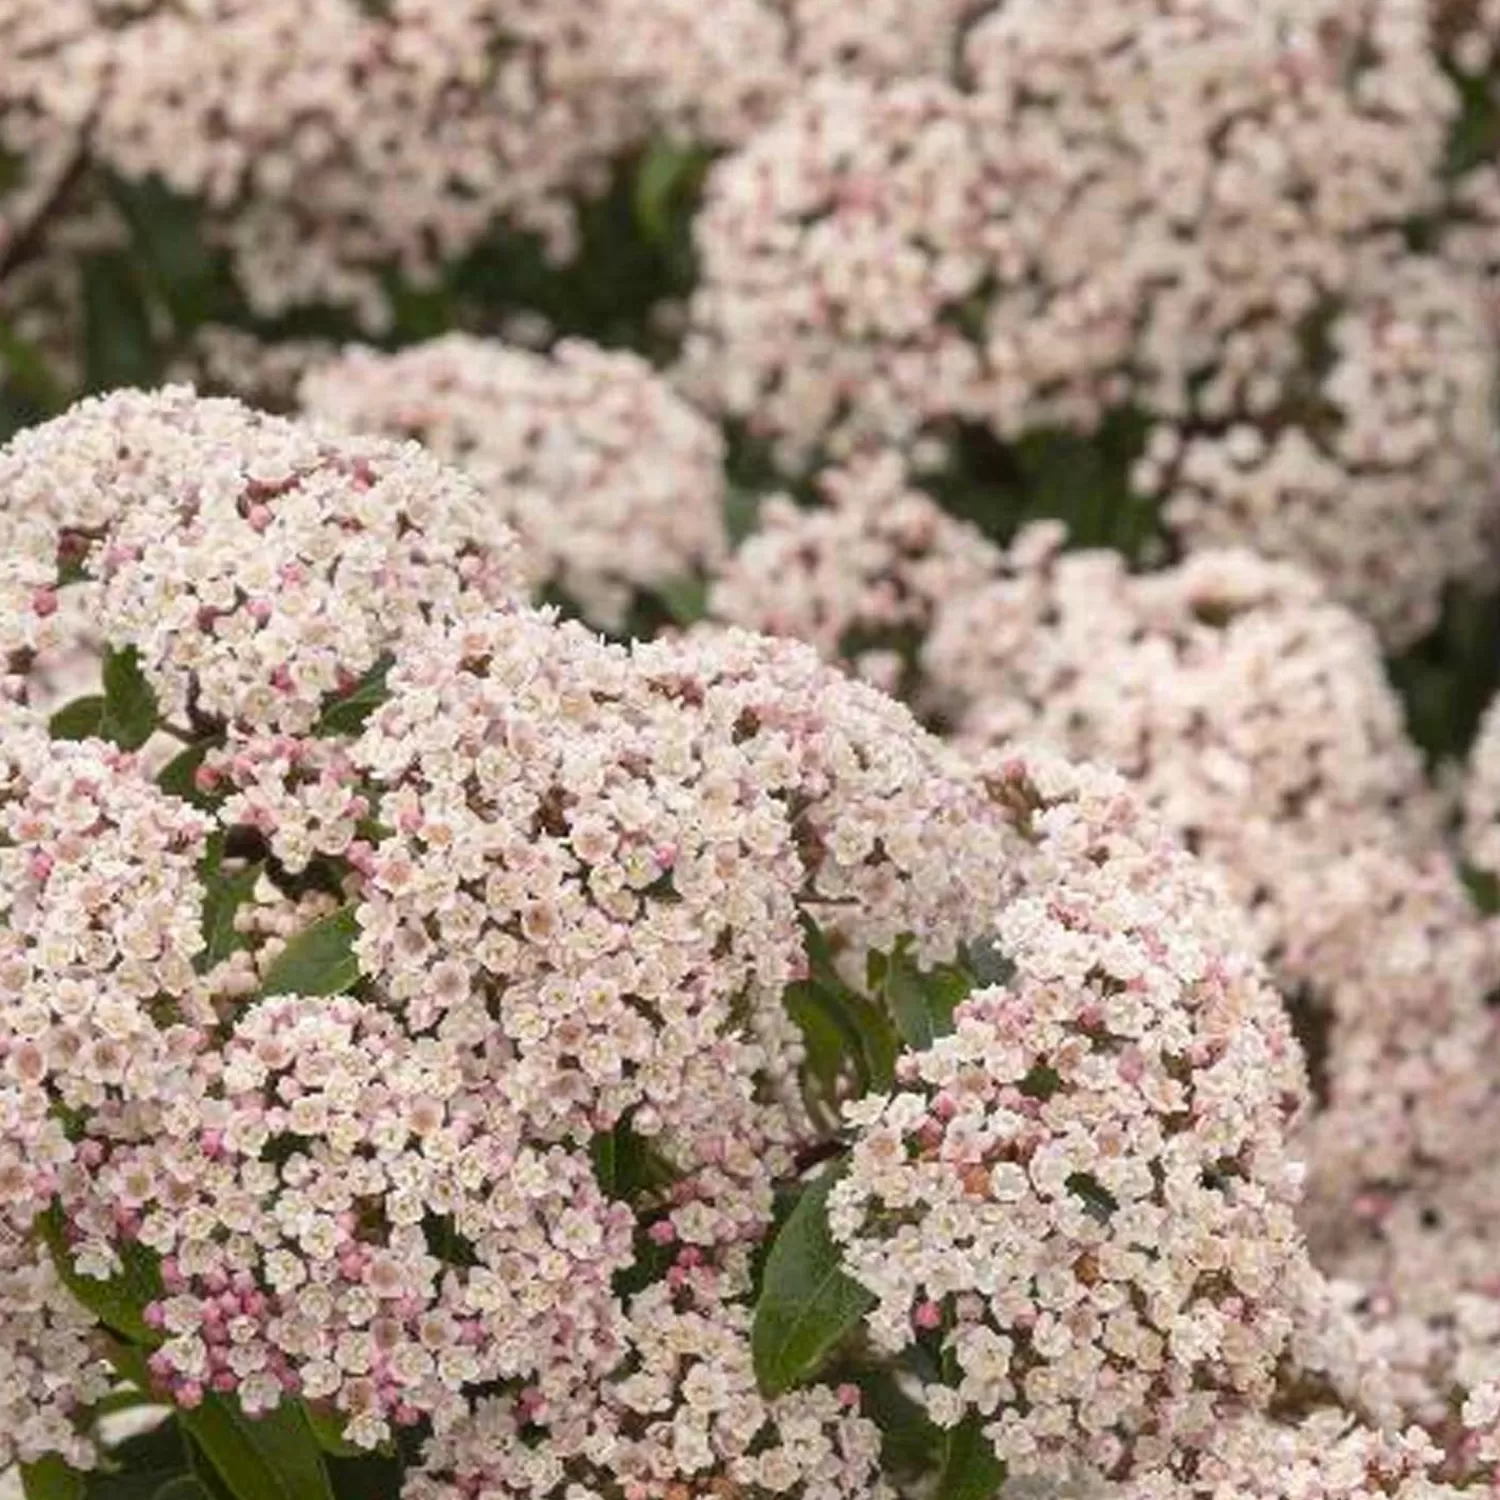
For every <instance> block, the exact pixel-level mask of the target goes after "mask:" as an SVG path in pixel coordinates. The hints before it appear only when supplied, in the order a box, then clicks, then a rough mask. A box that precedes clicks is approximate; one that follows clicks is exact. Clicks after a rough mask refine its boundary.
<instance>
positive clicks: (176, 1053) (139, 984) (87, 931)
mask: <svg viewBox="0 0 1500 1500" xmlns="http://www.w3.org/2000/svg"><path fill="white" fill-rule="evenodd" d="M7 718H9V716H7ZM4 757H5V772H6V775H5V779H4V784H3V786H0V844H3V847H0V912H3V915H4V932H3V934H0V998H3V1002H4V1003H3V1005H0V1115H3V1116H4V1118H5V1121H6V1125H7V1129H6V1132H5V1134H4V1136H3V1138H0V1233H8V1234H17V1233H20V1232H22V1231H24V1229H25V1228H26V1227H27V1226H28V1225H29V1224H30V1222H31V1220H32V1218H33V1217H34V1216H35V1215H36V1213H37V1212H38V1211H39V1210H40V1209H41V1208H43V1207H44V1206H45V1205H46V1203H47V1202H48V1201H49V1199H50V1197H51V1195H52V1193H53V1192H54V1191H55V1190H56V1188H57V1186H58V1182H59V1174H61V1173H63V1172H65V1170H66V1169H67V1167H68V1164H69V1163H70V1162H72V1161H73V1160H74V1157H75V1151H74V1147H73V1144H72V1142H71V1141H70V1139H69V1137H68V1135H67V1133H66V1132H65V1130H64V1127H63V1118H64V1115H65V1114H66V1113H76V1112H85V1113H87V1114H88V1115H89V1116H91V1117H93V1118H94V1119H96V1120H97V1121H98V1123H99V1124H100V1126H101V1128H104V1129H111V1128H115V1127H116V1125H117V1124H118V1123H119V1122H124V1123H123V1125H122V1126H121V1128H130V1129H135V1128H139V1127H140V1126H141V1124H142V1123H143V1122H145V1123H149V1122H150V1121H152V1120H154V1119H157V1118H159V1116H158V1115H156V1114H154V1113H153V1111H154V1109H155V1107H156V1105H157V1104H158V1103H159V1101H160V1100H161V1099H163V1098H167V1097H170V1095H171V1094H172V1093H173V1092H174V1090H176V1089H177V1088H179V1087H180V1086H181V1083H182V1078H183V1075H184V1070H185V1069H186V1068H187V1067H188V1066H189V1064H190V1062H191V1058H192V1055H193V1052H194V1051H195V1050H196V1047H197V1045H198V1027H199V1025H200V1024H201V1022H202V1020H203V1017H204V1014H205V1012H206V1008H207V996H206V993H205V991H204V990H203V988H202V986H201V985H200V983H199V981H198V977H197V974H196V969H195V961H196V959H197V957H198V954H199V952H200V950H201V948H202V946H203V932H202V891H201V888H200V886H199V884H198V881H197V869H196V866H197V860H198V858H199V856H200V854H201V852H202V848H203V843H204V839H205V837H206V832H207V830H206V825H205V821H204V819H203V818H202V817H201V816H200V815H199V814H198V813H197V812H195V811H194V810H193V809H192V808H191V807H188V806H187V805H186V804H184V803H182V802H180V801H178V800H177V799H175V798H171V797H168V796H166V795H164V794H163V793H162V792H160V791H159V790H158V789H157V788H156V787H155V786H153V785H152V784H151V782H150V781H149V780H148V779H147V777H146V776H145V775H144V774H143V773H142V771H141V769H140V768H139V766H138V764H137V762H136V760H135V758H134V757H133V756H131V755H128V754H126V753H124V752H122V751H120V750H118V749H117V748H116V747H115V746H113V745H108V744H105V743H103V742H101V741H97V740H91V741H85V742H83V743H80V744H65V745H54V744H48V743H47V742H46V740H45V739H44V738H42V737H41V736H39V735H37V734H36V733H34V732H33V731H31V730H30V729H28V727H27V726H26V725H25V724H16V723H12V722H7V724H6V726H5V734H4ZM164 994H165V995H167V996H170V997H171V998H170V1000H169V1001H168V1002H167V1005H166V1008H165V1011H163V1009H162V1007H161V1000H162V997H163V995H164ZM106 1256H107V1252H106Z"/></svg>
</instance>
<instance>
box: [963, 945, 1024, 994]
mask: <svg viewBox="0 0 1500 1500" xmlns="http://www.w3.org/2000/svg"><path fill="white" fill-rule="evenodd" d="M964 965H965V967H966V968H967V969H968V970H969V983H970V987H971V988H973V987H976V986H978V987H986V986H989V985H992V984H1009V983H1010V982H1011V980H1012V979H1014V978H1015V977H1016V966H1015V964H1014V963H1013V962H1012V960H1011V959H1010V957H1009V955H1008V954H1007V953H1006V952H1005V950H1004V949H1003V948H1001V947H1000V945H999V944H998V943H997V942H996V941H995V940H994V938H980V939H978V940H977V941H976V942H973V943H970V944H968V946H967V947H966V948H965V949H964Z"/></svg>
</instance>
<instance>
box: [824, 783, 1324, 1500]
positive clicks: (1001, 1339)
mask: <svg viewBox="0 0 1500 1500" xmlns="http://www.w3.org/2000/svg"><path fill="white" fill-rule="evenodd" d="M992 774H993V775H994V776H996V777H997V778H999V781H998V784H999V785H1000V786H1002V787H1003V788H1004V789H1005V795H1006V796H1007V799H1008V800H1009V801H1010V802H1011V803H1012V804H1013V805H1014V806H1016V807H1017V808H1018V809H1023V810H1024V817H1025V826H1026V827H1027V829H1028V830H1029V832H1030V836H1031V838H1032V839H1033V841H1034V846H1033V853H1034V863H1033V864H1032V865H1031V866H1030V867H1029V868H1028V870H1027V872H1026V884H1025V886H1024V887H1023V890H1022V893H1021V894H1020V895H1019V896H1018V897H1017V899H1015V900H1014V901H1012V902H1011V903H1010V904H1009V905H1008V906H1006V907H1005V908H1004V909H1003V910H1002V912H1001V913H1000V915H999V918H998V921H997V924H996V928H995V936H994V941H995V944H996V946H997V948H998V950H999V951H1000V952H1001V953H1003V954H1004V956H1005V958H1006V959H1007V960H1008V961H1009V963H1010V964H1011V965H1012V966H1013V972H1012V974H1011V977H1010V978H1009V979H1007V980H1006V981H1005V982H1004V983H1003V984H1001V985H997V986H994V987H992V988H989V989H984V990H979V991H977V992H976V993H974V994H973V995H971V996H970V997H969V999H967V1000H966V1001H964V1002H963V1003H962V1004H961V1005H960V1006H959V1008H958V1010H957V1012H956V1014H955V1022H956V1026H955V1030H954V1031H953V1033H952V1034H951V1035H949V1036H946V1037H943V1038H940V1039H939V1040H938V1041H936V1042H935V1043H934V1044H933V1045H932V1046H931V1048H929V1049H928V1050H926V1051H919V1052H916V1053H912V1054H908V1055H907V1056H905V1057H903V1059H902V1060H901V1061H900V1062H899V1063H898V1070H897V1082H896V1087H895V1089H894V1091H893V1092H892V1093H890V1094H889V1095H888V1096H885V1097H872V1098H870V1099H868V1100H866V1101H862V1102H860V1103H857V1104H855V1105H852V1106H850V1108H849V1110H848V1111H847V1117H848V1119H849V1121H850V1123H851V1125H852V1126H854V1127H855V1131H856V1134H855V1141H854V1146H853V1149H852V1151H851V1154H850V1162H849V1169H848V1173H847V1176H846V1177H845V1178H844V1179H843V1180H842V1181H840V1182H839V1183H838V1184H837V1185H836V1186H835V1187H834V1189H833V1192H832V1196H831V1199H830V1205H831V1214H830V1227H831V1229H832V1232H833V1234H834V1237H835V1239H836V1240H837V1241H839V1243H840V1244H841V1247H842V1251H843V1259H844V1263H845V1265H846V1267H847V1269H848V1270H849V1272H850V1274H851V1275H853V1276H854V1278H855V1279H856V1280H858V1281H860V1282H862V1283H863V1284H864V1285H865V1286H867V1287H868V1288H869V1289H870V1290H871V1291H872V1292H873V1293H874V1294H875V1296H876V1297H877V1298H878V1306H877V1308H876V1310H875V1312H874V1313H872V1314H871V1328H872V1332H873V1335H874V1337H875V1339H876V1341H877V1343H879V1344H880V1345H881V1346H883V1347H885V1348H887V1349H900V1348H903V1347H906V1346H909V1345H912V1344H914V1343H924V1342H925V1343H927V1344H929V1345H930V1350H931V1352H933V1353H934V1354H936V1353H939V1352H940V1353H941V1354H942V1355H943V1356H944V1361H945V1363H946V1361H947V1359H949V1358H951V1361H952V1368H953V1371H954V1373H953V1374H952V1375H951V1376H950V1377H947V1378H941V1379H934V1380H930V1381H929V1383H928V1384H927V1387H926V1390H925V1400H926V1404H927V1408H928V1410H929V1412H930V1413H931V1414H932V1416H933V1417H934V1419H935V1420H936V1421H937V1422H938V1423H939V1424H940V1425H942V1426H945V1427H951V1426H953V1425H954V1424H956V1423H957V1422H959V1421H960V1420H961V1419H962V1418H963V1417H964V1416H965V1415H966V1414H968V1413H977V1414H978V1415H979V1417H980V1419H981V1422H982V1426H983V1430H984V1433H985V1435H986V1437H987V1438H988V1439H989V1440H990V1442H991V1443H992V1444H993V1446H994V1448H995V1450H996V1452H997V1453H998V1454H999V1456H1000V1457H1002V1458H1004V1459H1006V1460H1007V1461H1009V1462H1011V1464H1012V1465H1013V1467H1014V1468H1016V1469H1018V1470H1021V1471H1032V1470H1042V1471H1046V1470H1051V1471H1059V1470H1061V1471H1064V1472H1065V1471H1066V1470H1067V1469H1068V1468H1069V1467H1070V1466H1071V1465H1072V1464H1073V1463H1075V1462H1081V1463H1083V1464H1085V1465H1088V1466H1090V1467H1092V1468H1094V1469H1096V1470H1099V1471H1101V1472H1104V1473H1106V1474H1119V1473H1122V1472H1126V1471H1128V1470H1129V1469H1130V1467H1131V1466H1132V1465H1133V1464H1136V1463H1140V1464H1143V1465H1145V1466H1147V1467H1149V1466H1150V1464H1151V1463H1153V1462H1159V1461H1160V1460H1161V1459H1162V1458H1164V1457H1165V1456H1166V1455H1168V1454H1170V1453H1171V1452H1173V1451H1174V1450H1175V1448H1176V1447H1177V1446H1179V1445H1182V1446H1186V1447H1188V1448H1201V1447H1204V1446H1207V1445H1211V1443H1212V1441H1213V1435H1214V1428H1215V1424H1216V1421H1217V1417H1218V1414H1219V1411H1220V1404H1219V1403H1220V1399H1221V1397H1224V1396H1225V1395H1226V1394H1227V1395H1230V1396H1238V1397H1248V1398H1250V1399H1251V1400H1252V1401H1253V1400H1255V1399H1256V1398H1260V1399H1264V1397H1265V1395H1266V1393H1267V1391H1268V1389H1269V1385H1270V1380H1271V1375H1272V1370H1273V1367H1274V1365H1275V1362H1276V1360H1277V1358H1278V1356H1279V1355H1280V1353H1281V1351H1282V1348H1283V1345H1284V1343H1285V1341H1286V1338H1287V1334H1288V1331H1289V1326H1290V1320H1289V1308H1288V1304H1287V1299H1286V1295H1285V1285H1286V1282H1287V1280H1288V1278H1289V1276H1290V1275H1291V1273H1292V1272H1295V1271H1297V1270H1299V1269H1300V1268H1301V1266H1302V1264H1303V1261H1302V1259H1301V1256H1302V1251H1301V1246H1300V1241H1299V1239H1298V1235H1297V1231H1296V1228H1295V1225H1294V1221H1293V1217H1292V1209H1293V1206H1294V1204H1295V1201H1296V1198H1297V1185H1298V1180H1299V1170H1298V1168H1297V1167H1296V1165H1295V1164H1294V1163H1293V1162H1292V1161H1291V1160H1290V1159H1289V1158H1288V1156H1287V1154H1286V1152H1285V1149H1284V1131H1285V1127H1286V1124H1287V1122H1288V1120H1289V1119H1290V1118H1291V1116H1292V1114H1293V1112H1294V1111H1295V1110H1296V1109H1297V1107H1298V1104H1299V1099H1300V1094H1301V1087H1302V1083H1301V1072H1300V1068H1301V1064H1300V1057H1299V1055H1298V1051H1297V1048H1296V1044H1295V1043H1294V1042H1293V1041H1292V1039H1291V1036H1290V1033H1289V1031H1288V1029H1287V1024H1286V1020H1285V1016H1284V1014H1283V1012H1282V1009H1281V1006H1280V1002H1279V999H1278V997H1277V996H1276V995H1275V993H1274V991H1273V990H1271V988H1270V987H1269V985H1268V984H1267V982H1266V980H1265V978H1264V976H1263V974H1262V973H1261V972H1260V970H1259V969H1258V968H1257V966H1256V965H1255V964H1254V963H1253V962H1251V961H1248V960H1246V959H1245V958H1243V957H1242V954H1243V952H1244V948H1243V929H1242V927H1241V924H1240V921H1239V919H1238V917H1237V915H1236V914H1235V913H1234V911H1233V908H1232V907H1231V906H1230V905H1229V904H1228V903H1227V902H1226V900H1225V899H1224V897H1223V895H1222V893H1221V891H1220V890H1219V889H1218V887H1217V886H1216V885H1215V884H1214V882H1213V881H1212V880H1211V879H1210V878H1208V877H1207V876H1206V874H1205V873H1204V872H1203V871H1202V870H1201V868H1200V867H1198V866H1197V865H1196V864H1195V863H1194V862H1193V861H1192V860H1191V859H1190V858H1189V857H1188V856H1186V855H1185V854H1184V853H1183V852H1182V851H1181V850H1180V848H1178V847H1177V846H1175V845H1174V844H1173V843H1172V842H1171V841H1170V840H1169V839H1168V838H1167V837H1166V836H1165V835H1164V834H1163V833H1162V832H1161V830H1160V829H1159V827H1158V826H1157V825H1156V824H1155V823H1154V822H1153V821H1152V820H1151V819H1150V818H1149V817H1147V816H1145V815H1144V814H1143V813H1142V812H1141V810H1140V809H1139V807H1138V805H1137V804H1136V803H1135V801H1134V799H1133V797H1132V796H1131V794H1130V793H1129V791H1128V790H1127V788H1126V786H1125V784H1124V783H1123V782H1122V781H1120V779H1119V778H1118V777H1116V776H1114V775H1112V774H1110V773H1106V772H1102V771H1090V770H1076V771H1075V770H1072V769H1069V768H1065V767H1063V766H1062V765H1060V764H1058V763H1052V762H1049V761H1047V760H1046V759H1045V758H1038V759H1036V760H1034V761H1031V762H1019V763H1012V764H1009V765H1001V766H998V767H996V768H995V770H994V771H993V772H992Z"/></svg>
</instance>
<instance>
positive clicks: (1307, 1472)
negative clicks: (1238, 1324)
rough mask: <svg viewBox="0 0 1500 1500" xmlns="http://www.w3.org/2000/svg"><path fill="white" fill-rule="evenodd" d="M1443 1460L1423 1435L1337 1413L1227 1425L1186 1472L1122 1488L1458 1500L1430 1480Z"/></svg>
mask: <svg viewBox="0 0 1500 1500" xmlns="http://www.w3.org/2000/svg"><path fill="white" fill-rule="evenodd" d="M1442 1457H1443V1455H1442V1452H1441V1450H1440V1449H1438V1448H1437V1447H1435V1446H1434V1445H1433V1443H1432V1442H1431V1441H1430V1440H1429V1439H1428V1438H1427V1437H1426V1435H1425V1434H1424V1433H1423V1432H1421V1430H1420V1429H1412V1430H1408V1431H1406V1432H1402V1433H1395V1432H1385V1431H1382V1430H1381V1429H1379V1428H1377V1427H1374V1426H1367V1425H1365V1424H1363V1423H1361V1422H1359V1421H1358V1419H1357V1418H1354V1417H1351V1416H1350V1415H1349V1414H1348V1413H1347V1412H1345V1411H1343V1410H1341V1409H1340V1408H1338V1407H1323V1408H1320V1409H1319V1410H1316V1411H1313V1412H1311V1413H1309V1414H1308V1415H1307V1416H1305V1417H1302V1418H1300V1419H1297V1420H1288V1421H1276V1420H1273V1419H1270V1418H1267V1417H1263V1416H1259V1415H1254V1416H1244V1417H1240V1418H1238V1419H1236V1420H1234V1421H1232V1422H1229V1423H1227V1424H1225V1426H1224V1427H1223V1429H1221V1431H1220V1432H1219V1433H1218V1434H1217V1441H1216V1442H1215V1444H1214V1448H1213V1450H1212V1451H1211V1452H1210V1453H1208V1454H1205V1455H1203V1456H1202V1457H1201V1459H1195V1461H1194V1464H1193V1466H1192V1469H1191V1471H1190V1472H1187V1473H1174V1472H1172V1471H1171V1470H1168V1469H1163V1470H1160V1471H1157V1472H1155V1473H1152V1474H1148V1475H1145V1476H1143V1477H1142V1478H1140V1479H1138V1480H1136V1481H1134V1482H1133V1483H1131V1484H1128V1485H1126V1486H1125V1487H1124V1489H1123V1491H1122V1495H1123V1496H1124V1497H1127V1500H1227V1497H1228V1496H1231V1495H1233V1496H1236V1497H1245V1500H1285V1497H1287V1496H1291V1495H1295V1496H1298V1497H1299V1500H1457V1497H1458V1496H1460V1495H1462V1494H1464V1493H1465V1488H1464V1487H1463V1486H1459V1485H1453V1484H1449V1483H1445V1482H1443V1480H1441V1479H1439V1478H1436V1477H1434V1476H1435V1475H1437V1474H1440V1473H1441V1472H1442V1468H1441V1461H1442Z"/></svg>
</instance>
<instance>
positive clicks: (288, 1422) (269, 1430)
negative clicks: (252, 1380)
mask: <svg viewBox="0 0 1500 1500" xmlns="http://www.w3.org/2000/svg"><path fill="white" fill-rule="evenodd" d="M181 1420H182V1425H183V1426H184V1427H185V1428H186V1429H187V1433H188V1436H189V1437H190V1438H191V1439H192V1441H193V1443H194V1445H195V1446H196V1447H197V1448H198V1449H199V1450H200V1451H201V1452H202V1453H203V1455H204V1457H206V1458H207V1459H208V1461H209V1463H211V1464H212V1465H213V1467H214V1471H215V1472H216V1473H217V1474H218V1476H219V1477H220V1478H221V1479H222V1480H223V1481H224V1483H225V1485H226V1486H227V1487H228V1489H229V1490H230V1491H231V1493H233V1494H234V1495H235V1496H237V1497H238V1500H331V1497H332V1494H333V1491H332V1489H331V1488H330V1486H329V1483H328V1471H327V1469H326V1468H325V1467H324V1464H323V1455H322V1453H321V1452H320V1451H319V1449H318V1442H317V1439H316V1438H315V1437H314V1436H313V1434H312V1429H311V1428H310V1427H309V1426H308V1425H307V1422H306V1421H305V1420H304V1418H303V1416H302V1412H301V1410H300V1409H299V1408H298V1407H297V1406H294V1405H291V1404H289V1403H286V1402H283V1403H282V1405H280V1406H278V1407H277V1408H276V1410H275V1411H272V1412H268V1413H266V1414H265V1415H264V1416H261V1417H257V1418H255V1419H253V1420H252V1419H251V1418H249V1417H247V1416H246V1415H245V1414H244V1412H242V1411H241V1410H240V1409H239V1407H238V1405H237V1404H236V1403H235V1402H233V1401H232V1400H229V1399H227V1398H225V1397H222V1396H214V1395H211V1396H206V1397H204V1399H203V1403H202V1405H201V1406H197V1407H194V1408H193V1409H192V1410H191V1411H184V1412H182V1413H181Z"/></svg>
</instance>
